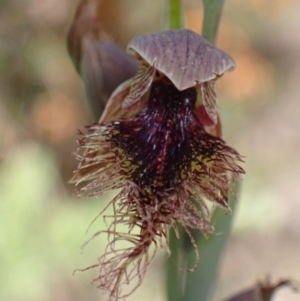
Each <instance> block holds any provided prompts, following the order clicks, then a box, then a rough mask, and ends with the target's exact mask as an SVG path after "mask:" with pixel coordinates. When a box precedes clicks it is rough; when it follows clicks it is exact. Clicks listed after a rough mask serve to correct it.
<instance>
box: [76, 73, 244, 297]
mask: <svg viewBox="0 0 300 301" xmlns="http://www.w3.org/2000/svg"><path fill="white" fill-rule="evenodd" d="M196 102H197V91H196V88H195V87H192V88H188V89H186V90H183V91H179V90H178V89H177V88H176V87H175V86H174V84H173V83H172V82H171V81H170V80H169V79H168V78H167V77H165V76H159V77H157V78H156V80H154V82H153V83H152V85H151V89H150V92H149V96H148V100H147V102H146V103H145V104H144V105H142V107H141V109H140V110H139V112H138V113H137V114H134V115H133V116H131V117H127V118H120V119H117V120H113V121H107V122H102V123H98V124H95V125H93V126H90V127H88V128H89V133H88V134H87V135H85V136H84V137H83V139H82V140H80V144H81V147H82V148H84V149H86V152H85V154H84V156H79V155H78V158H79V160H80V161H81V164H80V167H79V169H78V171H77V173H76V174H75V180H74V181H76V182H77V183H79V182H81V181H87V180H88V181H91V182H90V183H89V184H87V185H86V186H84V187H83V188H81V189H80V190H79V192H80V193H81V194H84V195H89V196H101V195H102V194H103V193H104V192H106V191H108V190H111V189H116V188H121V192H120V193H119V194H118V195H117V196H116V197H115V198H114V199H113V200H112V201H111V203H112V205H113V208H114V214H113V215H112V216H110V217H107V219H111V221H110V226H109V228H108V229H107V230H106V231H102V232H99V234H100V233H107V234H108V236H109V244H108V246H107V248H106V252H105V254H104V255H103V256H102V257H101V258H100V261H99V266H100V274H99V277H98V278H97V279H96V280H95V281H96V282H97V285H98V286H99V287H101V288H103V289H105V290H108V291H109V293H110V295H111V296H114V297H116V298H121V297H126V296H127V295H128V294H129V293H124V292H122V291H121V287H122V285H124V284H128V283H129V282H134V280H133V279H135V280H136V283H135V284H134V285H133V290H134V289H135V288H136V287H138V286H139V285H140V284H141V282H142V280H143V278H144V275H145V272H146V268H147V266H148V264H149V263H150V261H151V259H152V255H153V254H154V253H155V250H156V247H157V246H161V247H163V248H165V249H168V229H169V228H170V227H173V228H174V229H175V231H176V233H177V235H178V230H177V224H181V225H182V227H183V228H184V229H185V231H186V232H187V233H188V235H189V236H190V238H191V242H192V244H193V245H194V247H195V251H196V253H197V247H196V245H195V241H194V239H193V237H192V235H191V230H192V229H198V230H200V231H201V232H203V233H210V232H212V230H213V229H212V226H211V225H210V217H211V212H210V210H209V209H208V208H207V206H206V203H205V200H209V201H212V202H214V203H217V204H219V205H221V206H224V207H226V208H228V209H229V206H228V201H227V196H228V192H229V181H230V178H229V176H228V173H229V172H231V173H234V174H242V173H243V172H244V171H243V169H242V168H241V167H239V166H238V165H237V163H236V162H237V161H241V157H240V156H239V154H238V153H237V152H236V151H235V150H234V149H232V148H230V147H229V146H227V145H226V144H225V142H224V141H223V140H222V139H220V138H218V137H215V136H213V135H211V134H208V133H207V132H206V131H205V129H204V127H203V126H202V124H201V123H200V121H199V117H198V113H197V110H196ZM192 199H193V200H194V201H193V200H192ZM121 224H126V225H128V229H129V231H128V232H127V233H124V232H122V231H121V232H120V230H119V227H120V225H121ZM120 241H127V242H128V243H129V246H128V247H127V248H123V247H118V244H119V242H120ZM152 245H153V246H154V247H155V250H154V253H152V255H151V254H150V253H149V252H150V246H152ZM197 260H198V253H197Z"/></svg>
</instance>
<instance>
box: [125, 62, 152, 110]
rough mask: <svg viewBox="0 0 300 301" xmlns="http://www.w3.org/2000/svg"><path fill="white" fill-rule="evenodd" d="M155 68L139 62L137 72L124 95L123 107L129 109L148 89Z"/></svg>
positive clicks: (133, 106)
mask: <svg viewBox="0 0 300 301" xmlns="http://www.w3.org/2000/svg"><path fill="white" fill-rule="evenodd" d="M154 73H155V68H154V67H152V66H149V65H148V66H145V65H144V64H142V63H140V65H139V69H138V72H137V74H136V75H135V76H134V78H133V79H132V82H131V88H130V92H129V94H128V95H127V96H126V98H125V100H124V103H123V105H122V108H123V109H126V110H131V109H132V108H135V106H136V105H137V104H138V103H139V101H140V100H141V97H142V96H143V95H144V94H145V93H146V92H147V91H148V89H149V87H150V85H151V83H152V81H153V77H154Z"/></svg>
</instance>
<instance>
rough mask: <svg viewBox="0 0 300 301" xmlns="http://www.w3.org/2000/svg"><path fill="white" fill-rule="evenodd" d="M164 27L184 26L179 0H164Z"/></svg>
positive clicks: (177, 27)
mask: <svg viewBox="0 0 300 301" xmlns="http://www.w3.org/2000/svg"><path fill="white" fill-rule="evenodd" d="M165 5H166V9H165V11H166V12H165V26H164V27H165V29H166V30H167V29H180V28H183V27H184V18H183V9H182V3H181V0H166V4H165Z"/></svg>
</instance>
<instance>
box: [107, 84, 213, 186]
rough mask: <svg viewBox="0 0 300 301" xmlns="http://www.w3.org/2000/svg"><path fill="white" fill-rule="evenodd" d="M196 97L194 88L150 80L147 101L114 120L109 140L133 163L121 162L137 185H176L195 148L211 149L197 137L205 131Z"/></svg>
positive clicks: (188, 166)
mask: <svg viewBox="0 0 300 301" xmlns="http://www.w3.org/2000/svg"><path fill="white" fill-rule="evenodd" d="M196 100H197V92H196V89H195V88H189V89H186V90H184V91H179V90H177V88H176V87H175V86H174V85H173V84H172V83H171V82H170V81H169V80H168V79H167V78H163V79H161V80H158V81H155V82H154V83H153V84H152V86H151V90H150V95H149V99H148V103H147V105H146V106H145V107H144V108H142V110H141V111H140V112H139V113H138V114H137V115H136V116H134V117H130V118H126V119H122V120H119V121H117V122H115V124H114V128H115V130H116V131H115V134H114V135H113V136H112V141H113V142H114V144H115V146H117V147H118V149H119V150H122V152H121V153H119V154H118V155H119V156H123V157H124V155H125V157H126V161H130V165H131V166H135V168H134V169H132V168H128V167H127V168H125V166H128V165H129V164H124V169H123V170H124V173H125V174H126V173H128V177H129V178H130V179H131V180H133V181H134V182H135V183H136V184H137V185H139V186H140V187H143V186H144V187H145V186H146V187H150V188H151V190H152V191H160V190H161V191H166V190H167V189H176V187H177V186H178V185H180V183H182V181H184V180H185V179H186V178H187V176H188V172H189V171H190V169H191V163H192V161H197V159H196V156H197V154H199V151H200V152H201V154H204V153H206V155H209V153H210V154H212V153H213V152H214V150H213V149H211V148H210V147H208V148H206V146H205V145H204V144H203V142H202V141H201V139H202V138H201V137H202V136H203V135H207V134H206V132H205V131H204V129H203V126H202V125H201V124H200V122H199V121H198V118H197V116H196V114H195V104H196ZM205 148H206V149H205ZM127 158H128V160H127ZM128 163H129V162H128Z"/></svg>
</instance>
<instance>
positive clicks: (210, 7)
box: [202, 0, 225, 44]
mask: <svg viewBox="0 0 300 301" xmlns="http://www.w3.org/2000/svg"><path fill="white" fill-rule="evenodd" d="M202 1H203V7H204V19H203V30H202V35H203V37H204V38H205V39H206V40H208V41H209V42H211V43H212V44H214V43H215V41H216V37H217V32H218V27H219V22H220V18H221V14H222V8H223V5H224V1H225V0H202Z"/></svg>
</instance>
